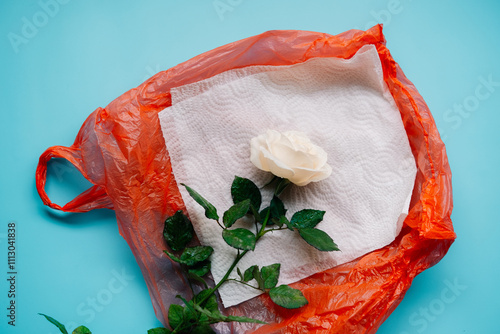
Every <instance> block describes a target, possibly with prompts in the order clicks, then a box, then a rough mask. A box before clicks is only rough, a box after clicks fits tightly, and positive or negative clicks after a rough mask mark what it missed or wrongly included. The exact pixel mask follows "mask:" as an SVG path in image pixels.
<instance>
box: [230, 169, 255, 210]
mask: <svg viewBox="0 0 500 334" xmlns="http://www.w3.org/2000/svg"><path fill="white" fill-rule="evenodd" d="M231 196H232V198H233V203H235V204H236V203H240V202H242V201H244V200H246V199H249V200H250V203H251V204H252V205H253V206H254V208H255V209H256V210H257V211H259V209H260V205H261V203H262V195H261V194H260V190H259V188H258V187H257V186H256V185H255V183H253V182H252V181H250V180H249V179H245V178H242V177H239V176H235V177H234V180H233V184H232V185H231Z"/></svg>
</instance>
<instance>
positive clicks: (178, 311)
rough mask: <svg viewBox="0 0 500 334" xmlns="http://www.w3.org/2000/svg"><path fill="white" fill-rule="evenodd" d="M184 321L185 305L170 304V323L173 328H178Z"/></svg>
mask: <svg viewBox="0 0 500 334" xmlns="http://www.w3.org/2000/svg"><path fill="white" fill-rule="evenodd" d="M183 321H184V307H182V306H181V305H177V304H170V307H169V308H168V324H169V325H170V327H171V328H172V329H175V328H177V326H179V325H180V324H182V323H183Z"/></svg>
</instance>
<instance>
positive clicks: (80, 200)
mask: <svg viewBox="0 0 500 334" xmlns="http://www.w3.org/2000/svg"><path fill="white" fill-rule="evenodd" d="M52 158H63V159H66V160H68V161H69V162H70V163H71V164H73V166H75V167H76V169H78V170H79V171H80V173H82V175H83V176H84V177H85V178H87V173H85V171H84V170H83V167H82V165H83V161H82V157H81V151H80V149H79V148H77V147H65V146H53V147H50V148H48V149H47V150H46V151H45V152H43V154H42V155H41V156H40V159H39V161H38V166H37V168H36V189H37V191H38V194H39V195H40V198H41V199H42V201H43V203H44V204H45V205H47V206H49V207H51V208H52V209H56V210H61V211H65V212H87V211H90V210H94V209H102V208H107V209H113V203H112V202H111V199H110V198H109V197H108V194H107V193H106V190H105V189H104V188H103V187H101V186H99V185H94V186H92V187H90V188H89V189H87V190H86V191H84V192H82V193H81V194H80V195H78V196H77V197H75V198H74V199H73V200H72V201H70V202H68V203H67V204H66V205H64V206H62V207H61V206H60V205H58V204H55V203H52V202H51V201H50V199H49V197H48V196H47V193H46V192H45V182H46V181H47V163H48V162H49V160H50V159H52ZM87 179H88V178H87Z"/></svg>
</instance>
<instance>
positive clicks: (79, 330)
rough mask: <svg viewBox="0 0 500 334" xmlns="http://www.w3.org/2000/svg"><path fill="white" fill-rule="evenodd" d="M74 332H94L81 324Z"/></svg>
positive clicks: (87, 333)
mask: <svg viewBox="0 0 500 334" xmlns="http://www.w3.org/2000/svg"><path fill="white" fill-rule="evenodd" d="M72 334H92V332H91V331H90V329H88V328H87V327H85V326H79V327H77V328H75V330H74V331H73V333H72Z"/></svg>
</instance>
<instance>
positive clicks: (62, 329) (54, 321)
mask: <svg viewBox="0 0 500 334" xmlns="http://www.w3.org/2000/svg"><path fill="white" fill-rule="evenodd" d="M38 314H40V315H43V316H44V317H45V319H47V320H48V321H49V322H50V323H51V324H53V325H55V326H56V327H57V328H59V330H60V331H61V333H63V334H68V331H67V330H66V327H64V325H63V324H61V323H60V322H59V321H57V320H56V319H54V318H52V317H49V316H48V315H45V314H43V313H38Z"/></svg>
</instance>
